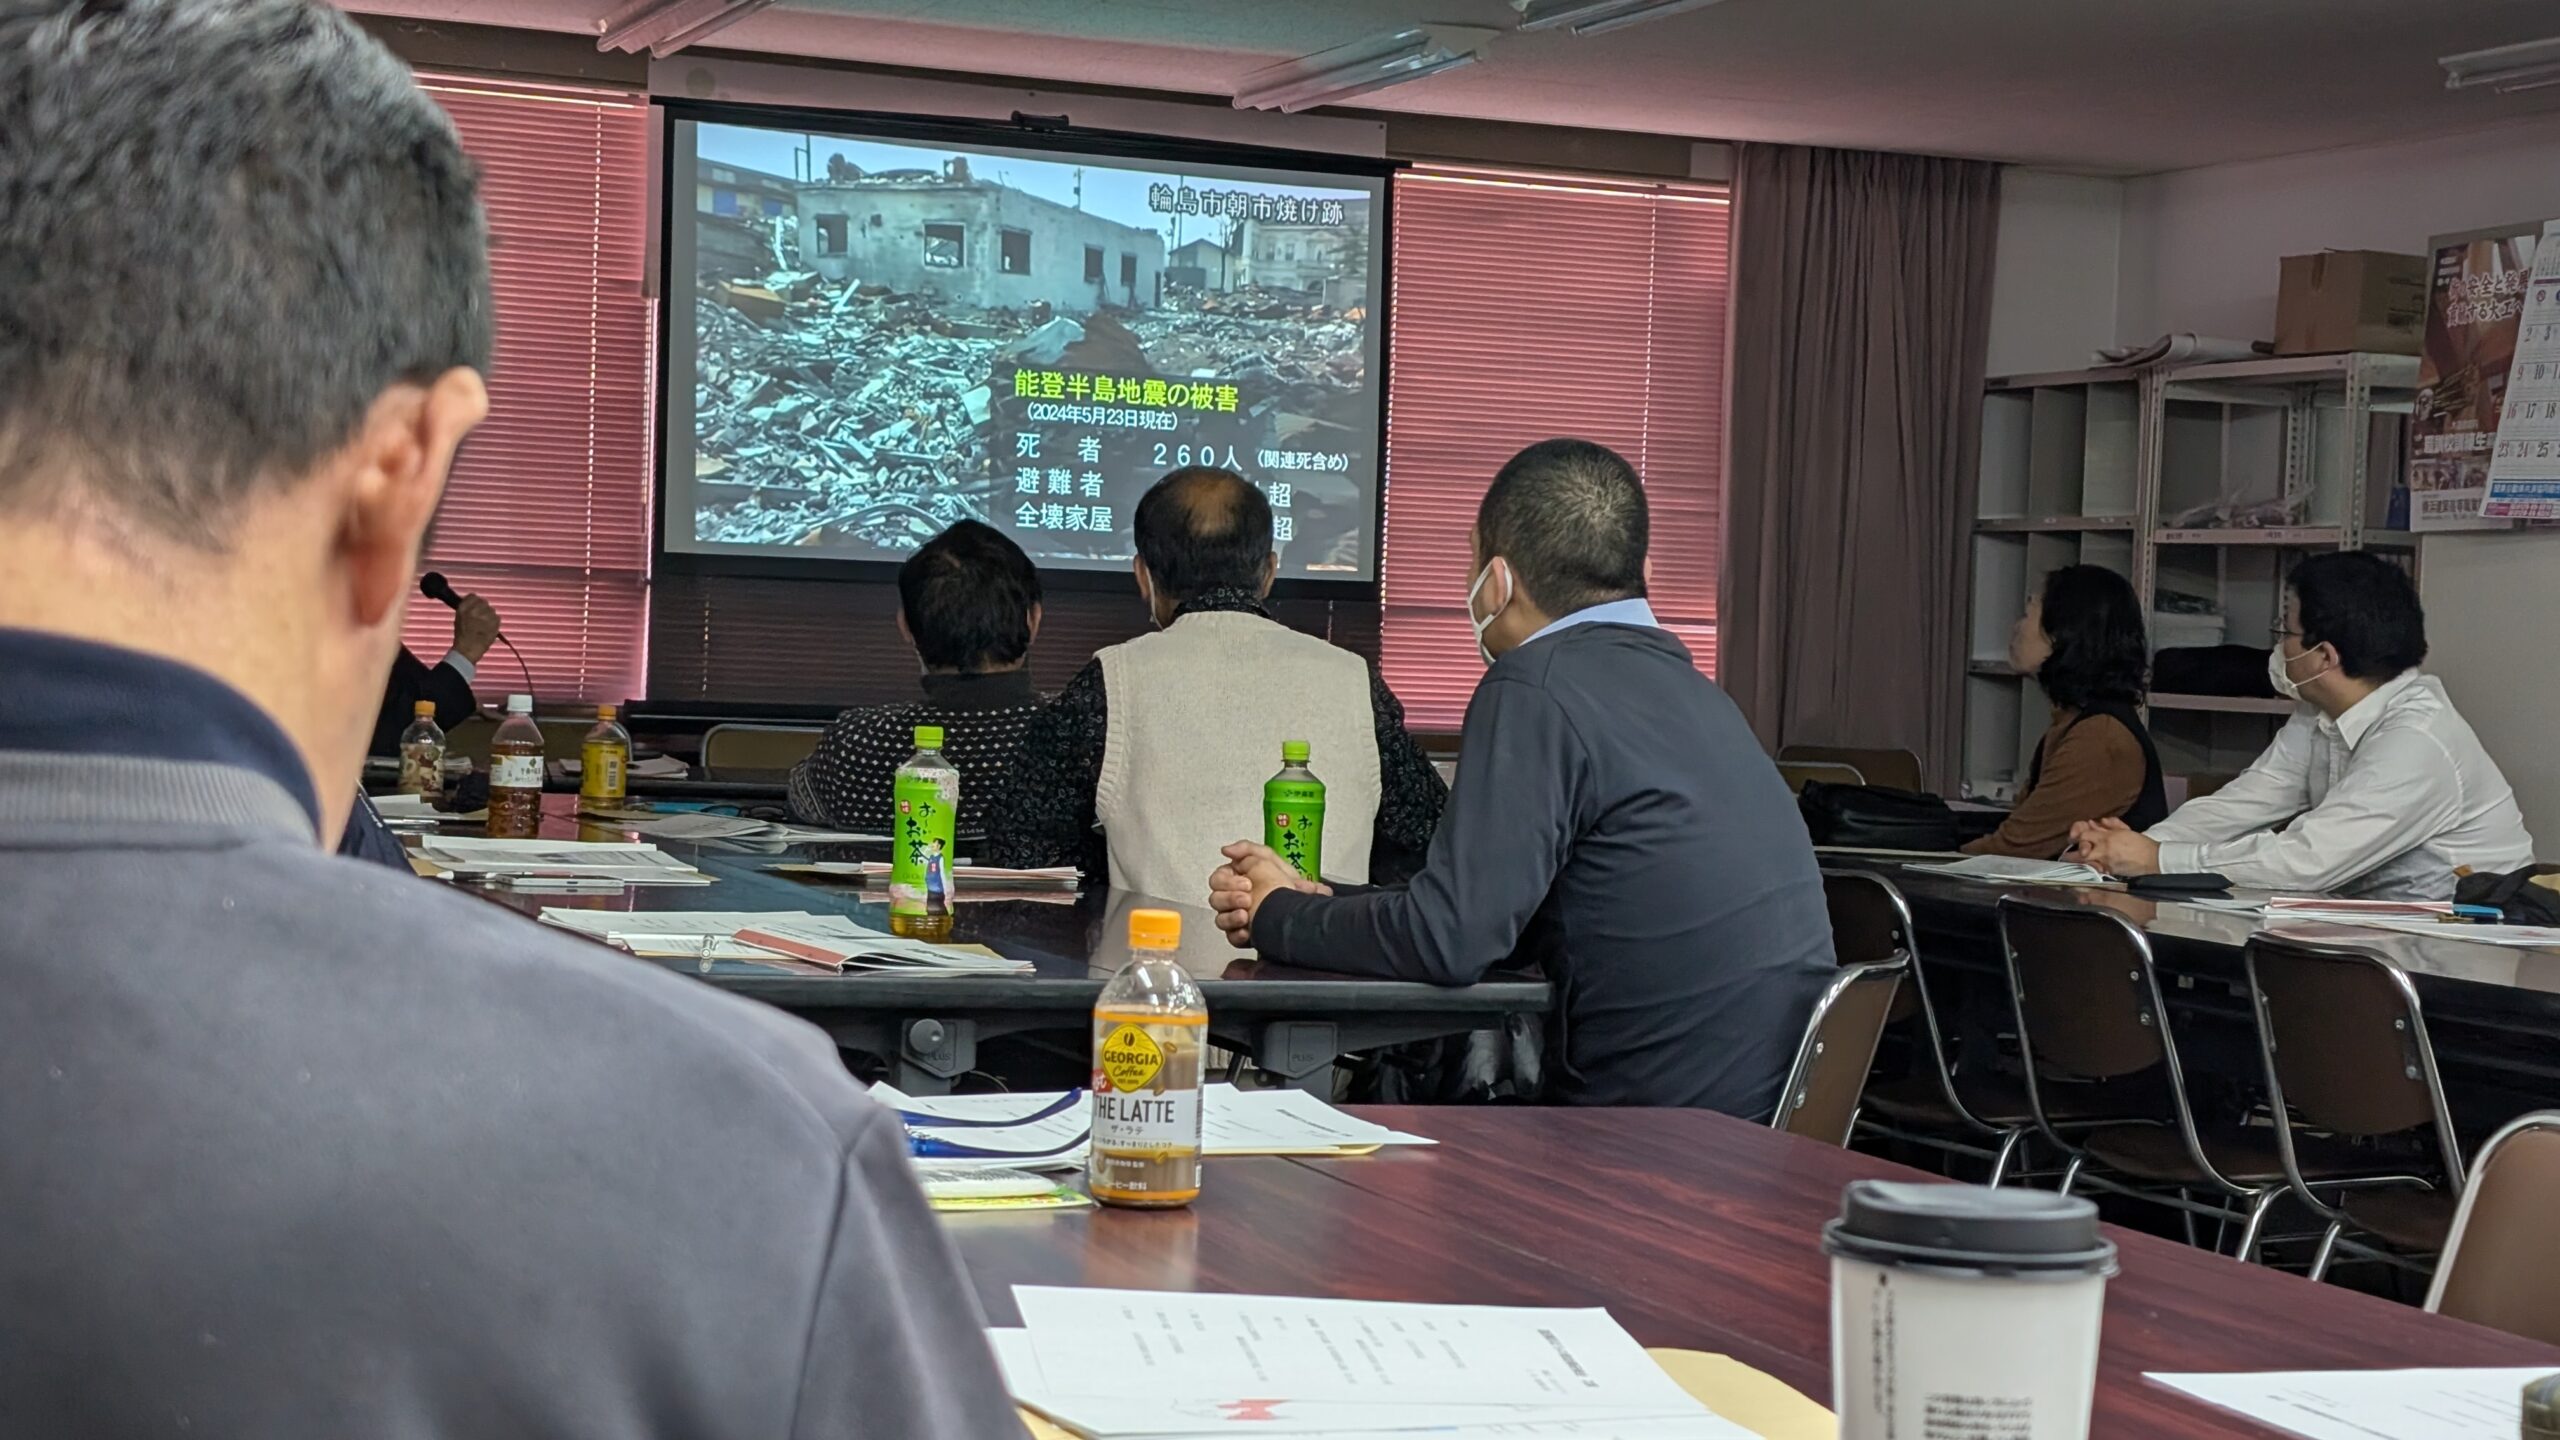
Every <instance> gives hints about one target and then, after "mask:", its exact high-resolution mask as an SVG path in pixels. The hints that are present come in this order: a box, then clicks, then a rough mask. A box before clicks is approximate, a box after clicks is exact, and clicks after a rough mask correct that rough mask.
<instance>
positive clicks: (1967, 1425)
mask: <svg viewBox="0 0 2560 1440" xmlns="http://www.w3.org/2000/svg"><path fill="white" fill-rule="evenodd" d="M1822 1248H1823V1249H1824V1250H1826V1251H1828V1252H1829V1253H1830V1255H1831V1407H1832V1409H1833V1410H1835V1411H1837V1412H1838V1413H1839V1416H1840V1440H1971V1437H1976V1436H1997V1437H1999V1440H2087V1437H2088V1434H2089V1403H2090V1400H2091V1398H2092V1396H2093V1395H2094V1393H2095V1391H2096V1388H2097V1371H2098V1324H2099V1320H2100V1317H2101V1315H2102V1314H2103V1312H2104V1310H2105V1307H2106V1294H2107V1277H2108V1276H2110V1275H2113V1274H2114V1273H2115V1272H2116V1247H2115V1245H2114V1243H2113V1242H2112V1241H2109V1240H2106V1239H2104V1238H2103V1237H2101V1236H2100V1235H2099V1233H2098V1207H2097V1206H2095V1205H2092V1204H2090V1203H2089V1202H2088V1201H2087V1200H2085V1199H2082V1198H2080V1197H2078V1196H2065V1195H2050V1194H2045V1193H2043V1192H2041V1191H2034V1190H1987V1189H1984V1188H1982V1187H1980V1186H1976V1185H1914V1184H1902V1183H1896V1182H1892V1181H1884V1180H1859V1181H1856V1182H1853V1183H1852V1184H1851V1185H1850V1186H1849V1187H1848V1189H1847V1190H1846V1191H1845V1192H1843V1194H1842V1195H1841V1197H1840V1218H1839V1219H1837V1220H1834V1221H1832V1222H1831V1223H1830V1224H1829V1225H1827V1226H1825V1227H1823V1232H1822Z"/></svg>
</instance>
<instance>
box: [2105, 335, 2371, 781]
mask: <svg viewBox="0 0 2560 1440" xmlns="http://www.w3.org/2000/svg"><path fill="white" fill-rule="evenodd" d="M2417 386H2418V361H2417V359H2416V357H2414V356H2409V355H2370V354H2345V355H2309V356H2298V357H2283V358H2274V359H2264V360H2238V361H2222V362H2216V363H2211V364H2203V365H2182V366H2175V367H2170V368H2167V369H2164V370H2161V371H2158V372H2155V373H2154V374H2153V375H2152V376H2151V378H2150V381H2149V384H2148V385H2147V387H2146V391H2145V403H2144V416H2143V420H2144V424H2145V426H2146V427H2147V428H2148V429H2149V431H2150V433H2151V435H2152V436H2153V444H2152V446H2151V448H2150V450H2149V451H2148V456H2149V459H2150V462H2151V463H2150V464H2149V466H2148V467H2147V469H2146V471H2145V474H2144V476H2143V485H2144V495H2145V501H2146V505H2147V507H2148V509H2147V513H2148V514H2149V515H2151V516H2152V517H2153V519H2152V528H2150V529H2149V530H2148V531H2147V532H2146V533H2145V534H2143V535H2142V536H2141V537H2140V545H2139V547H2138V554H2137V557H2136V569H2135V575H2134V588H2135V590H2136V591H2137V592H2138V593H2140V594H2141V595H2143V596H2144V597H2145V598H2146V602H2147V603H2148V605H2149V606H2150V609H2151V612H2152V613H2153V615H2154V616H2155V617H2156V616H2161V615H2164V614H2166V615H2183V616H2190V617H2193V618H2192V620H2190V621H2189V622H2188V623H2189V624H2190V625H2202V626H2206V627H2211V628H2218V630H2219V633H2220V635H2221V637H2222V640H2223V642H2224V643H2226V644H2235V645H2247V646H2251V647H2253V648H2263V647H2267V646H2271V645H2273V644H2275V642H2276V632H2277V630H2279V629H2280V628H2281V627H2282V623H2283V621H2282V617H2283V610H2284V580H2285V576H2286V575H2288V574H2289V573H2291V571H2292V569H2293V567H2294V566H2295V565H2296V564H2299V563H2300V562H2301V561H2302V560H2303V559H2304V558H2305V557H2307V556H2310V555H2316V554H2319V553H2322V552H2324V551H2332V550H2342V549H2346V550H2352V549H2359V548H2364V547H2368V546H2393V545H2401V546H2405V545H2408V544H2410V539H2409V536H2408V533H2407V530H2406V525H2407V520H2406V517H2405V511H2404V512H2403V513H2402V514H2400V515H2397V516H2395V515H2394V514H2393V513H2392V507H2393V498H2394V494H2395V492H2398V491H2401V488H2402V487H2401V485H2400V477H2401V474H2402V472H2403V467H2404V465H2405V463H2406V457H2407V453H2408V440H2407V429H2406V425H2407V418H2408V412H2409V405H2410V402H2411V400H2412V399H2413V398H2415V396H2416V393H2417ZM2401 503H2402V504H2403V505H2405V503H2406V502H2405V498H2404V499H2403V500H2402V502H2401ZM2395 522H2396V524H2395ZM2413 553H2414V552H2413ZM2158 628H2160V627H2159V626H2158V625H2157V624H2156V623H2155V631H2156V630H2157V629H2158ZM2153 643H2154V644H2155V645H2158V644H2159V643H2160V636H2159V635H2158V634H2157V633H2155V635H2154V637H2153ZM2292 710H2293V707H2292V706H2291V705H2290V704H2288V703H2287V702H2285V701H2283V700H2281V699H2271V698H2267V697H2263V696H2259V697H2246V696H2224V695H2177V694H2154V695H2153V696H2152V697H2151V712H2150V718H2151V732H2152V738H2153V739H2154V741H2155V742H2157V744H2158V745H2159V747H2160V759H2161V763H2162V765H2163V766H2164V767H2165V768H2166V769H2167V770H2168V771H2169V773H2170V774H2172V775H2184V776H2189V777H2196V776H2219V775H2228V774H2231V773H2234V772H2237V771H2238V770H2240V769H2242V768H2243V767H2245V766H2246V765H2247V764H2248V763H2249V762H2250V761H2251V760H2253V759H2255V758H2257V755H2258V752H2259V751H2261V750H2263V749H2265V748H2266V744H2267V742H2268V740H2270V739H2272V738H2273V737H2274V734H2275V730H2276V727H2277V726H2279V725H2281V724H2282V723H2283V722H2284V717H2285V716H2287V715H2290V714H2291V713H2292Z"/></svg>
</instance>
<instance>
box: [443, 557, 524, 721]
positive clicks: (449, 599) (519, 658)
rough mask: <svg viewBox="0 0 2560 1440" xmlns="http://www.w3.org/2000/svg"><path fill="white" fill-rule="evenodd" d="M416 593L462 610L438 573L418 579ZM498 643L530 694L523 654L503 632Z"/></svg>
mask: <svg viewBox="0 0 2560 1440" xmlns="http://www.w3.org/2000/svg"><path fill="white" fill-rule="evenodd" d="M418 593H419V594H421V595H424V596H426V597H427V598H428V599H430V600H437V601H441V602H443V604H444V606H445V608H446V609H448V610H459V609H461V608H462V596H461V595H460V594H459V593H457V592H456V591H455V590H454V588H453V582H452V581H450V580H447V579H446V578H444V575H443V574H442V573H441V572H439V571H435V570H430V571H428V572H427V573H426V574H424V575H421V576H419V577H418ZM498 643H499V644H501V645H504V646H506V647H507V653H508V654H510V655H513V656H514V657H516V669H518V670H520V671H523V672H524V693H526V694H527V695H530V694H532V693H533V667H532V666H530V665H527V664H526V663H524V652H523V651H521V650H518V649H517V648H516V642H514V641H513V640H510V639H508V638H507V634H506V632H505V631H503V630H501V631H499V632H498Z"/></svg>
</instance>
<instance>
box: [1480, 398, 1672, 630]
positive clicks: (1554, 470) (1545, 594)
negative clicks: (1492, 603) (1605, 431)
mask: <svg viewBox="0 0 2560 1440" xmlns="http://www.w3.org/2000/svg"><path fill="white" fill-rule="evenodd" d="M1650 541H1651V520H1650V517H1649V516H1648V514H1647V512H1646V509H1645V501H1644V482H1643V481H1642V480H1639V479H1637V478H1636V471H1635V467H1634V466H1632V465H1629V464H1628V463H1627V462H1626V461H1625V460H1623V459H1621V458H1619V456H1618V454H1617V453H1616V452H1615V451H1612V450H1609V449H1606V448H1604V447H1602V446H1598V445H1594V444H1592V443H1591V442H1590V441H1588V440H1541V441H1539V442H1538V443H1537V444H1535V445H1532V446H1530V447H1529V448H1528V449H1526V450H1523V451H1521V452H1520V453H1519V454H1517V455H1514V456H1512V457H1511V460H1510V463H1508V464H1506V465H1504V466H1503V467H1502V471H1501V473H1499V474H1497V475H1495V476H1494V477H1493V487H1492V488H1491V489H1489V490H1487V491H1485V493H1484V503H1483V504H1482V505H1480V506H1478V507H1477V509H1476V545H1477V560H1478V563H1479V564H1482V563H1483V562H1485V561H1489V560H1492V559H1493V558H1494V557H1496V556H1500V557H1501V558H1502V559H1504V560H1506V561H1508V562H1510V566H1511V573H1512V575H1513V577H1514V578H1515V580H1516V581H1517V583H1518V584H1519V586H1520V588H1521V590H1523V591H1524V592H1526V593H1527V595H1528V597H1529V599H1530V600H1531V601H1532V602H1533V603H1535V604H1536V605H1537V607H1538V608H1539V609H1540V610H1543V611H1545V612H1546V613H1547V614H1549V615H1551V616H1556V617H1559V618H1561V617H1563V616H1566V615H1570V614H1572V613H1573V612H1574V611H1576V610H1585V609H1589V608H1590V607H1591V606H1594V605H1602V604H1606V603H1607V602H1609V601H1611V600H1628V599H1634V598H1637V597H1640V596H1642V595H1643V594H1644V554H1645V547H1646V545H1647V544H1649V543H1650Z"/></svg>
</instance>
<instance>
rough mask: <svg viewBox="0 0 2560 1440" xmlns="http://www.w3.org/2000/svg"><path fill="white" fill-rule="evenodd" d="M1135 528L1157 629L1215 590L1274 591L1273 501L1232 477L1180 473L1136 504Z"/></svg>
mask: <svg viewBox="0 0 2560 1440" xmlns="http://www.w3.org/2000/svg"><path fill="white" fill-rule="evenodd" d="M1132 523H1133V528H1134V529H1135V531H1136V539H1137V545H1138V561H1139V563H1140V565H1141V566H1142V567H1144V568H1143V570H1142V572H1141V573H1142V574H1143V575H1144V577H1145V578H1146V580H1147V581H1148V583H1149V584H1150V586H1151V588H1152V589H1153V591H1154V601H1155V607H1156V611H1157V617H1156V618H1157V619H1158V621H1159V622H1169V621H1170V620H1171V619H1172V613H1171V612H1172V611H1174V610H1178V609H1180V608H1181V607H1182V606H1183V605H1184V604H1185V603H1187V602H1189V601H1191V600H1195V599H1197V598H1199V597H1200V596H1202V595H1205V594H1207V593H1208V592H1209V591H1212V590H1224V589H1234V590H1249V591H1251V592H1253V593H1254V594H1256V595H1260V594H1263V593H1265V592H1267V591H1269V590H1270V588H1271V575H1272V570H1273V565H1274V562H1273V558H1272V552H1271V502H1270V501H1269V500H1268V499H1266V498H1265V497H1264V496H1263V493H1262V491H1261V489H1260V488H1258V487H1257V486H1255V485H1254V484H1253V483H1252V482H1250V481H1248V480H1246V479H1245V478H1244V477H1243V476H1241V475H1238V474H1236V473H1235V472H1234V471H1231V470H1219V469H1215V468H1212V467H1210V466H1206V465H1193V466H1189V467H1186V468H1184V469H1181V470H1176V471H1174V472H1173V473H1172V474H1170V475H1167V476H1166V477H1164V478H1163V479H1162V480H1159V481H1157V482H1156V483H1155V487H1154V488H1153V489H1151V490H1149V491H1147V494H1146V498H1145V499H1142V500H1140V501H1139V502H1138V514H1137V518H1136V519H1135V521H1134V522H1132Z"/></svg>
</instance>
